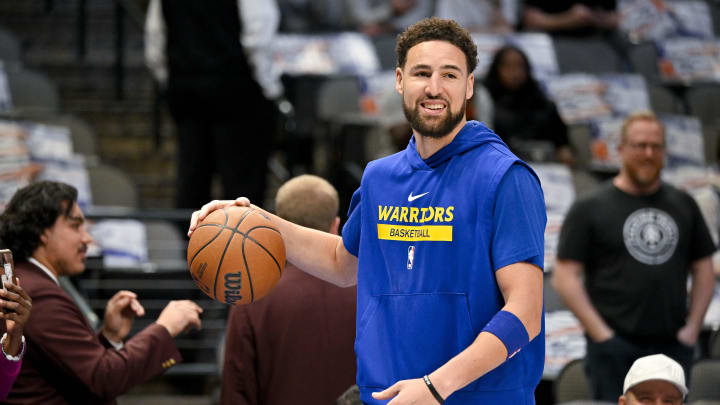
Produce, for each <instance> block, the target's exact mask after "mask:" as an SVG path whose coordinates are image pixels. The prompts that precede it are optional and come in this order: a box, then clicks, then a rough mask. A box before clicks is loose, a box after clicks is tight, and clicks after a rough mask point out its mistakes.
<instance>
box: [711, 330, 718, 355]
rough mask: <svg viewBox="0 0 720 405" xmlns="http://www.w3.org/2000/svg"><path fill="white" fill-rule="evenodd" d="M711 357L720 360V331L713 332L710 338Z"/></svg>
mask: <svg viewBox="0 0 720 405" xmlns="http://www.w3.org/2000/svg"><path fill="white" fill-rule="evenodd" d="M710 357H712V358H717V359H720V330H716V331H715V332H713V334H712V336H711V337H710Z"/></svg>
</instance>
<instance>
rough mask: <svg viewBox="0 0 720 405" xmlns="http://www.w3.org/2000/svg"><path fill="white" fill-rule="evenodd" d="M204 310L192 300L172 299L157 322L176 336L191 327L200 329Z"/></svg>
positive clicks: (171, 334)
mask: <svg viewBox="0 0 720 405" xmlns="http://www.w3.org/2000/svg"><path fill="white" fill-rule="evenodd" d="M202 312H203V310H202V308H200V306H198V305H197V304H196V303H194V302H192V301H190V300H182V301H170V302H169V303H168V304H167V306H165V309H163V310H162V312H161V313H160V316H158V319H157V321H156V323H157V324H159V325H162V326H164V327H165V329H167V330H168V332H169V333H170V336H172V337H175V336H177V335H179V334H180V333H182V332H185V331H187V330H189V329H197V330H200V328H201V327H202V322H201V321H200V314H201V313H202Z"/></svg>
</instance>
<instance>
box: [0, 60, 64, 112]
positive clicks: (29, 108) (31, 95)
mask: <svg viewBox="0 0 720 405" xmlns="http://www.w3.org/2000/svg"><path fill="white" fill-rule="evenodd" d="M6 74H7V79H8V87H10V95H11V97H12V105H13V110H14V112H16V113H20V114H24V113H28V112H29V113H35V112H47V113H55V112H57V111H58V110H59V107H60V97H59V95H58V91H57V88H56V87H55V84H54V83H53V82H52V81H51V80H50V79H49V78H48V77H47V76H46V75H44V74H42V73H40V72H35V71H31V70H18V71H13V70H9V71H7V72H6Z"/></svg>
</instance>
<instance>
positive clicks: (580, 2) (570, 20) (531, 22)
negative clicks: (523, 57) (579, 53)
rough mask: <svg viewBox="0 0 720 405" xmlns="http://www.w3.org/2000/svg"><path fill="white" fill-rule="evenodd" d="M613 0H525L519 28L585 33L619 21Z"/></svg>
mask: <svg viewBox="0 0 720 405" xmlns="http://www.w3.org/2000/svg"><path fill="white" fill-rule="evenodd" d="M616 3H617V2H616V0H553V1H547V0H525V1H524V4H525V6H524V11H523V22H522V24H523V28H524V29H525V30H529V31H544V32H548V33H551V34H554V35H566V36H587V35H592V34H598V33H603V32H607V31H614V30H615V29H616V28H617V27H618V25H619V24H620V18H619V16H618V13H617V11H616V7H617V5H616Z"/></svg>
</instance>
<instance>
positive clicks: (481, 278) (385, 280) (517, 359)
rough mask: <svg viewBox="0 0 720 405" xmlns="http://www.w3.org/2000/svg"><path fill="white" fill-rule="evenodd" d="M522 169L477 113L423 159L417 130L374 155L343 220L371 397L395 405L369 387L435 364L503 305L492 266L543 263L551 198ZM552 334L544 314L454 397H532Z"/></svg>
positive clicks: (473, 400)
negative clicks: (525, 340) (506, 194)
mask: <svg viewBox="0 0 720 405" xmlns="http://www.w3.org/2000/svg"><path fill="white" fill-rule="evenodd" d="M514 164H519V165H520V166H521V167H522V169H521V170H520V171H521V172H522V173H523V174H524V179H525V183H522V182H521V185H522V186H523V187H522V192H521V193H517V194H518V197H519V198H517V199H516V198H514V197H513V198H511V199H509V200H507V201H513V200H517V201H518V203H517V205H514V206H512V207H511V208H509V209H508V210H509V212H510V213H511V215H507V212H508V211H507V210H506V211H504V212H505V214H504V215H502V216H503V218H501V219H499V218H497V215H498V214H497V213H496V212H495V211H496V210H495V203H496V190H497V188H498V185H499V184H500V181H501V180H502V179H503V177H504V176H505V174H506V173H508V171H509V169H510V168H511V166H513V165H514ZM526 167H527V166H526V165H525V164H524V163H522V162H521V161H520V160H518V158H517V157H516V156H515V155H513V154H512V153H511V152H510V151H509V149H508V148H507V146H506V145H505V144H504V143H503V142H502V141H501V140H500V138H499V137H498V136H497V135H495V134H494V133H493V132H492V131H491V130H489V129H488V128H487V127H485V125H483V124H481V123H479V122H476V121H469V122H468V123H467V124H466V125H465V127H463V129H462V130H461V131H460V132H459V133H458V134H457V136H456V137H455V139H454V140H453V141H452V142H451V143H450V144H448V145H447V146H445V147H444V148H442V149H441V150H439V151H438V152H436V153H435V154H433V155H432V156H431V157H430V158H428V159H427V160H423V159H422V158H421V157H420V155H419V154H418V153H417V150H416V144H415V139H414V138H412V139H411V141H410V143H409V145H408V147H407V149H406V150H404V151H402V152H399V153H396V154H394V155H391V156H388V157H385V158H382V159H379V160H376V161H373V162H370V163H369V164H368V166H367V168H366V169H365V173H364V175H363V179H362V182H361V185H360V187H359V188H358V190H357V191H355V193H354V194H353V197H352V201H351V205H350V209H349V219H348V221H347V223H346V224H345V226H344V228H343V243H344V245H345V248H346V249H347V250H348V251H349V252H350V253H352V254H353V255H356V256H357V257H358V258H359V262H358V266H359V267H358V305H357V320H356V340H355V352H356V354H357V361H358V371H357V383H358V385H359V386H360V391H361V398H362V401H363V402H364V403H366V404H384V403H387V401H377V400H374V399H373V398H372V396H371V393H372V392H377V391H381V390H383V389H385V388H387V387H389V386H390V385H392V384H394V383H395V382H397V381H399V380H404V379H412V378H420V377H422V376H423V375H425V374H429V373H431V372H432V371H434V370H435V369H437V368H438V367H440V366H442V365H443V364H445V363H446V362H447V361H448V360H450V359H451V358H452V357H454V356H455V355H457V354H458V353H460V352H461V351H462V350H464V349H465V348H466V347H468V346H469V345H470V344H471V343H472V342H473V341H474V340H475V338H476V337H477V335H478V334H479V333H480V331H481V330H482V329H483V327H484V326H485V324H486V323H487V322H488V321H489V320H490V319H491V318H492V317H493V316H494V315H495V313H497V312H498V311H499V310H500V309H501V308H502V306H503V305H504V300H503V297H502V294H501V293H500V291H499V289H498V286H497V282H496V281H495V274H494V272H495V270H497V269H499V268H501V267H504V266H506V265H509V264H512V263H516V262H520V261H528V262H531V263H533V264H536V265H538V267H540V268H542V263H543V249H544V244H543V231H544V228H545V205H544V201H543V196H542V190H541V189H540V184H539V181H538V180H537V177H536V176H535V174H534V172H532V170H531V169H529V167H527V170H524V168H526ZM527 173H530V175H528V174H527ZM506 205H507V204H506ZM515 212H517V215H515ZM494 215H495V216H496V217H495V218H494ZM518 218H519V219H518ZM498 221H503V223H502V224H500V225H498ZM496 239H497V240H496ZM500 239H502V242H500V241H499V240H500ZM508 246H511V247H512V248H511V249H508ZM544 335H545V333H544V319H543V328H542V331H541V332H540V334H539V335H538V336H537V337H536V338H535V339H533V340H532V341H531V342H530V343H529V344H528V345H527V346H525V348H523V350H521V351H520V352H519V353H518V354H517V355H515V356H513V357H512V358H510V359H508V360H507V361H506V362H505V363H503V364H502V365H500V366H499V367H497V368H496V369H494V370H492V371H490V372H489V373H487V374H486V375H484V376H482V377H481V378H479V379H477V380H475V381H473V382H472V383H470V384H469V385H467V386H466V387H464V388H463V389H461V390H459V391H457V392H455V393H454V394H452V395H450V396H449V397H448V398H447V400H446V404H448V405H453V404H481V403H482V404H513V405H516V404H534V390H535V387H536V386H537V384H538V382H539V381H540V378H541V376H542V370H543V362H544V357H545V337H544Z"/></svg>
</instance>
